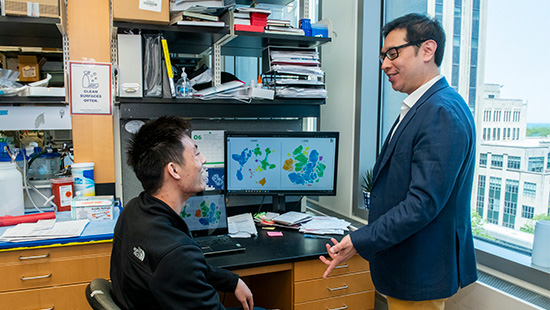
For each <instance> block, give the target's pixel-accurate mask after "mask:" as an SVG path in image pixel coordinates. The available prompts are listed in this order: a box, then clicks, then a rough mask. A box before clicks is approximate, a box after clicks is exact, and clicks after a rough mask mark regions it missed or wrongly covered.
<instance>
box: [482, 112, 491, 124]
mask: <svg viewBox="0 0 550 310" xmlns="http://www.w3.org/2000/svg"><path fill="white" fill-rule="evenodd" d="M490 120H491V110H485V111H484V112H483V121H484V122H488V121H490Z"/></svg>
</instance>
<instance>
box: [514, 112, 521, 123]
mask: <svg viewBox="0 0 550 310" xmlns="http://www.w3.org/2000/svg"><path fill="white" fill-rule="evenodd" d="M519 113H520V111H514V122H519Z"/></svg>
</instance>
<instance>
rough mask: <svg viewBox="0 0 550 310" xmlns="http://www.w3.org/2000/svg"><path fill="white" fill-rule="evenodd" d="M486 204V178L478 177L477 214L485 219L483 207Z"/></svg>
mask: <svg viewBox="0 0 550 310" xmlns="http://www.w3.org/2000/svg"><path fill="white" fill-rule="evenodd" d="M484 204H485V176H484V175H481V174H480V175H478V178H477V204H476V212H477V214H479V215H480V216H481V218H483V206H484Z"/></svg>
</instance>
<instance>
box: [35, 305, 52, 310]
mask: <svg viewBox="0 0 550 310" xmlns="http://www.w3.org/2000/svg"><path fill="white" fill-rule="evenodd" d="M53 308H55V306H52V307H51V308H48V309H46V308H44V309H37V310H53Z"/></svg>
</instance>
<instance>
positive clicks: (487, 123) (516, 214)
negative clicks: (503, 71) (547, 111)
mask: <svg viewBox="0 0 550 310" xmlns="http://www.w3.org/2000/svg"><path fill="white" fill-rule="evenodd" d="M484 94H485V96H484V100H483V101H482V102H481V106H480V108H482V111H483V112H482V113H483V118H482V123H481V124H478V127H481V131H482V136H481V137H478V139H479V140H481V143H480V146H479V147H478V154H479V156H478V165H477V171H478V173H477V175H476V179H474V189H473V196H472V198H473V201H474V203H473V207H474V208H475V210H476V211H477V213H478V214H480V215H481V217H482V218H483V219H485V220H487V222H488V223H489V224H493V225H497V226H502V227H505V228H509V229H511V230H515V231H519V230H520V228H521V227H523V226H524V225H525V224H527V223H528V222H529V220H530V219H532V218H533V216H534V215H539V214H548V212H549V204H550V138H527V137H526V136H525V133H526V127H527V126H526V120H525V114H526V111H527V103H525V102H523V101H522V100H518V99H503V98H500V86H499V85H495V84H487V85H486V87H485V91H484ZM490 227H491V226H490V225H489V228H490Z"/></svg>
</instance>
